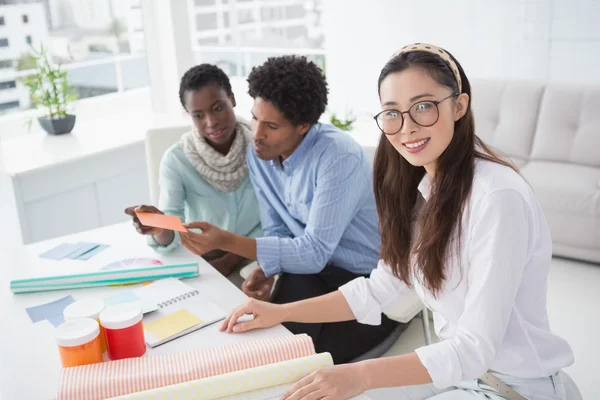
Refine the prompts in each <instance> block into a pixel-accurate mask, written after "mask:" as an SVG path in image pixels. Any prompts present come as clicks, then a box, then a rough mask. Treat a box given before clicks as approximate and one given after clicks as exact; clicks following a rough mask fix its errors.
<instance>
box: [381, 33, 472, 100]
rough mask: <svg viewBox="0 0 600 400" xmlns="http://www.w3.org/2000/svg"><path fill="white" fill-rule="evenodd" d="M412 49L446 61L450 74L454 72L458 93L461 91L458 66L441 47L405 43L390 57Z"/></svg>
mask: <svg viewBox="0 0 600 400" xmlns="http://www.w3.org/2000/svg"><path fill="white" fill-rule="evenodd" d="M413 51H424V52H426V53H431V54H435V55H436V56H438V57H440V58H441V59H442V61H444V62H445V63H446V65H447V66H448V68H450V70H451V71H452V74H454V79H456V83H457V84H458V93H462V80H461V79H460V72H458V67H457V66H456V63H455V62H454V60H453V59H452V57H450V54H448V53H447V52H446V51H445V50H444V49H441V48H439V47H437V46H434V45H432V44H427V43H414V44H409V45H406V46H404V47H403V48H401V49H400V50H398V51H396V52H395V53H394V55H393V56H392V58H394V57H396V56H399V55H400V54H402V53H410V52H413Z"/></svg>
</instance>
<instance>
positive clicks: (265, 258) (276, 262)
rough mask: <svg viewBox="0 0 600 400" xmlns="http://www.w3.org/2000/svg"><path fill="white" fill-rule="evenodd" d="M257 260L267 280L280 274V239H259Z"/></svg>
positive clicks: (257, 242) (257, 241)
mask: <svg viewBox="0 0 600 400" xmlns="http://www.w3.org/2000/svg"><path fill="white" fill-rule="evenodd" d="M256 258H257V261H258V264H259V265H260V266H261V268H262V269H263V271H264V273H265V276H266V277H267V278H269V277H271V276H273V275H277V274H278V273H280V272H281V265H280V248H279V238H278V237H273V236H268V237H261V238H257V239H256Z"/></svg>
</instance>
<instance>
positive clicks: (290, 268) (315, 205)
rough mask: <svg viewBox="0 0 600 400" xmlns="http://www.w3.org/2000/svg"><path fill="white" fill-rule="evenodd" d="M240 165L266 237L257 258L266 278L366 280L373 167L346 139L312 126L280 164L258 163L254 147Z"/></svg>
mask: <svg viewBox="0 0 600 400" xmlns="http://www.w3.org/2000/svg"><path fill="white" fill-rule="evenodd" d="M247 160H248V168H249V170H250V179H251V180H252V184H253V186H254V190H255V192H256V195H257V197H258V203H259V209H260V220H261V223H262V227H263V230H264V232H265V237H262V238H257V239H256V243H257V249H256V251H257V258H258V263H259V264H260V266H261V267H262V269H263V270H264V272H265V274H266V275H267V276H271V275H274V274H278V273H280V272H287V273H293V274H316V273H319V272H320V271H321V270H323V268H324V267H325V266H326V265H328V264H330V265H333V266H336V267H340V268H345V269H347V270H348V271H351V272H354V273H356V274H365V275H366V274H369V273H370V272H371V270H373V269H374V268H375V267H376V266H377V262H378V260H379V248H380V246H381V236H380V234H379V227H378V225H379V224H378V221H379V220H378V216H377V210H376V208H375V198H374V194H373V177H372V166H371V164H370V162H369V161H368V159H367V157H366V155H365V154H364V153H363V151H362V148H361V147H360V145H359V144H358V143H356V142H355V141H354V139H352V138H351V137H350V136H349V135H348V134H346V133H345V132H343V131H341V130H339V129H337V128H336V127H334V126H332V125H327V124H315V125H313V126H312V127H311V129H310V130H309V131H308V132H307V133H306V135H305V137H304V139H303V140H302V142H301V143H300V145H299V146H298V147H297V148H296V150H295V151H294V152H293V153H292V155H291V156H290V157H288V158H287V159H286V160H285V161H284V162H283V163H281V162H280V160H279V159H275V160H271V161H264V160H261V159H259V158H258V157H257V156H256V153H255V151H254V148H253V146H250V148H249V149H248V157H247Z"/></svg>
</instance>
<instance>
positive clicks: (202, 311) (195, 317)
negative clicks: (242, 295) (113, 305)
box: [133, 278, 227, 347]
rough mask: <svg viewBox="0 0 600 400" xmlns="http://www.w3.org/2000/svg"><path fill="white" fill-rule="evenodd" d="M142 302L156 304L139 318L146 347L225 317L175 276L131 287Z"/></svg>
mask: <svg viewBox="0 0 600 400" xmlns="http://www.w3.org/2000/svg"><path fill="white" fill-rule="evenodd" d="M133 292H134V293H135V294H136V296H138V297H139V298H140V299H141V300H142V301H147V302H150V303H153V304H156V305H157V308H158V309H157V310H156V311H154V312H152V313H149V314H146V315H144V319H143V321H142V323H143V326H144V335H145V337H146V344H147V345H148V346H150V347H156V346H160V345H161V344H163V343H166V342H169V341H171V340H173V339H176V338H178V337H181V336H183V335H187V334H188V333H190V332H194V331H196V330H198V329H200V328H203V327H205V326H207V325H211V324H214V323H215V322H217V321H221V320H223V319H225V317H226V316H227V313H226V312H225V311H224V310H223V309H222V308H221V307H219V306H217V305H216V304H215V303H213V302H212V301H210V300H208V299H206V298H204V297H203V296H202V295H200V292H198V290H197V289H194V288H193V287H191V286H189V285H187V284H185V283H183V282H181V281H180V280H178V279H175V278H167V279H161V280H158V281H155V282H153V283H151V284H149V285H146V286H142V287H140V288H137V289H134V290H133Z"/></svg>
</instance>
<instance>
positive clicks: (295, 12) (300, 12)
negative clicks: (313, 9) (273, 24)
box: [284, 4, 306, 19]
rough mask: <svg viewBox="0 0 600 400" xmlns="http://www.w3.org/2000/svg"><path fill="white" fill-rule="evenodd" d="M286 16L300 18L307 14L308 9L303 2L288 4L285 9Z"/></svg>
mask: <svg viewBox="0 0 600 400" xmlns="http://www.w3.org/2000/svg"><path fill="white" fill-rule="evenodd" d="M284 10H285V17H286V18H287V19H298V18H304V17H305V16H306V11H305V10H304V6H303V5H302V4H297V5H293V6H287V7H286V8H285V9H284Z"/></svg>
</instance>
